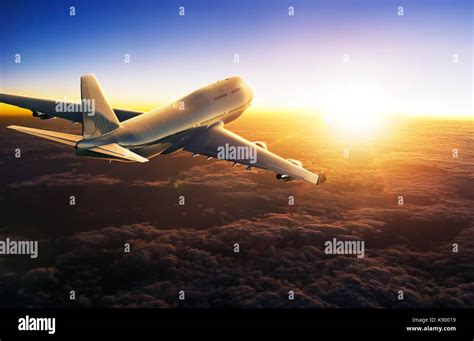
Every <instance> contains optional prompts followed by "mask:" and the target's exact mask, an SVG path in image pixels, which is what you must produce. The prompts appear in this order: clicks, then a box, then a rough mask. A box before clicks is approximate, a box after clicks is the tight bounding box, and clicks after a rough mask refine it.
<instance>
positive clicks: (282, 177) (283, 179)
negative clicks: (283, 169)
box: [254, 142, 303, 181]
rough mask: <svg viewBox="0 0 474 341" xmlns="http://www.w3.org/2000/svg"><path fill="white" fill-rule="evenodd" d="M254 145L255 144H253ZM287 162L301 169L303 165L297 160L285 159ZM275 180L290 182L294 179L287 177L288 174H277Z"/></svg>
mask: <svg viewBox="0 0 474 341" xmlns="http://www.w3.org/2000/svg"><path fill="white" fill-rule="evenodd" d="M254 143H255V142H254ZM287 160H288V161H290V162H291V163H292V164H294V165H296V166H298V167H300V168H303V163H302V162H301V161H298V160H294V159H287ZM276 178H277V179H278V180H281V181H292V180H294V178H292V177H291V176H289V175H288V174H277V175H276Z"/></svg>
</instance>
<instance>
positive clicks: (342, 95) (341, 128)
mask: <svg viewBox="0 0 474 341" xmlns="http://www.w3.org/2000/svg"><path fill="white" fill-rule="evenodd" d="M330 93H331V95H330V96H329V98H328V100H327V105H326V107H325V108H324V109H323V117H324V122H325V123H326V124H327V125H328V126H330V127H331V128H332V129H334V130H335V131H336V132H337V133H339V134H343V135H344V136H351V137H358V138H368V137H372V136H374V135H375V134H378V133H379V132H380V130H381V128H382V127H383V125H384V117H383V116H384V115H383V114H382V111H381V105H380V104H381V102H382V96H381V94H380V93H379V92H378V91H377V90H376V89H375V88H374V87H369V86H365V85H362V84H359V85H357V86H356V85H354V84H346V85H345V86H343V87H339V88H334V89H332V91H331V92H330Z"/></svg>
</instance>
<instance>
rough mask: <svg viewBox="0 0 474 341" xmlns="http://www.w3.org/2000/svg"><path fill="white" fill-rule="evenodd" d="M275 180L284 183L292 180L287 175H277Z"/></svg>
mask: <svg viewBox="0 0 474 341" xmlns="http://www.w3.org/2000/svg"><path fill="white" fill-rule="evenodd" d="M276 178H277V180H280V181H286V182H287V181H293V180H294V179H293V178H292V177H291V176H289V175H287V174H277V175H276Z"/></svg>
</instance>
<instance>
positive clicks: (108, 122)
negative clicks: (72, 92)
mask: <svg viewBox="0 0 474 341" xmlns="http://www.w3.org/2000/svg"><path fill="white" fill-rule="evenodd" d="M81 98H82V108H83V112H82V117H83V123H82V134H83V135H84V138H93V137H99V136H102V135H104V134H106V133H108V132H110V131H112V130H115V129H117V128H118V127H120V121H119V120H118V118H117V116H116V115H115V112H114V110H113V109H112V107H111V106H110V103H109V101H108V100H107V98H106V97H105V94H104V91H103V90H102V87H101V86H100V84H99V82H98V81H97V79H96V78H95V75H94V74H90V75H85V76H82V77H81Z"/></svg>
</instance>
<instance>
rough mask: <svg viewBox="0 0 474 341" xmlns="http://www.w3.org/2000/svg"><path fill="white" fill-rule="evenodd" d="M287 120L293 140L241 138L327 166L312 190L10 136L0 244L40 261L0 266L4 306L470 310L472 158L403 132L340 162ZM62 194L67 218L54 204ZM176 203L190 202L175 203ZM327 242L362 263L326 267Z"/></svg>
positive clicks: (189, 162)
mask: <svg viewBox="0 0 474 341" xmlns="http://www.w3.org/2000/svg"><path fill="white" fill-rule="evenodd" d="M265 123H268V122H265ZM246 124H247V126H246V127H247V128H248V127H250V125H249V123H246ZM293 124H295V123H294V122H288V125H285V131H286V130H289V131H291V132H292V133H291V134H287V133H285V132H280V131H278V130H277V129H274V130H273V129H272V130H273V131H272V134H265V133H264V131H262V130H263V129H265V126H264V125H263V123H261V122H252V125H254V126H252V129H243V132H242V134H243V135H244V136H245V137H247V138H250V139H251V140H264V141H267V142H268V143H269V146H270V148H271V149H272V151H274V152H276V153H278V154H281V155H283V156H285V157H293V158H296V159H300V160H302V161H303V162H304V164H305V166H306V167H308V168H310V169H313V170H317V169H320V168H319V167H324V168H322V169H323V170H325V171H326V173H327V175H328V181H327V183H325V184H323V185H322V186H314V185H311V184H307V183H304V182H288V183H284V182H278V181H276V180H275V178H274V175H273V174H269V173H266V172H263V171H259V170H252V171H245V169H244V168H243V167H232V166H231V165H230V164H229V163H226V162H223V161H222V162H220V161H215V160H212V161H206V160H205V159H204V158H192V157H190V155H189V154H186V153H177V154H173V155H170V156H163V157H160V158H157V159H154V160H152V161H151V162H149V163H147V164H145V165H133V164H114V163H112V164H110V165H109V164H107V163H105V162H102V161H97V160H88V159H79V158H76V159H74V161H73V162H72V161H71V158H70V157H69V156H65V155H64V157H62V155H63V152H65V151H66V150H64V151H63V149H56V147H55V146H56V145H54V144H51V143H49V142H44V145H41V148H39V147H38V146H37V145H36V146H35V147H28V146H30V144H31V142H33V141H37V140H36V139H34V138H31V139H30V138H24V139H23V140H17V139H16V138H15V139H13V138H12V136H11V135H10V134H13V133H11V132H9V133H8V134H6V137H7V138H6V139H5V141H4V142H3V146H2V147H3V148H2V150H1V151H0V155H1V156H2V158H1V160H0V162H2V166H3V167H4V168H3V169H4V170H5V171H6V173H7V175H6V176H5V178H4V181H5V186H3V187H2V189H0V200H1V202H0V204H3V205H2V206H3V207H4V208H5V211H6V214H5V216H4V219H3V223H2V226H1V227H0V236H1V237H2V238H4V237H5V236H21V237H23V238H32V237H34V238H37V239H40V240H41V242H40V253H39V258H38V259H37V260H28V262H25V261H24V260H23V259H19V258H12V257H5V259H2V260H1V262H0V298H1V299H2V305H3V306H39V307H41V306H82V307H90V306H101V307H165V308H167V307H176V306H189V307H281V308H287V307H472V305H473V304H474V294H473V292H474V284H473V283H474V268H473V266H472V259H473V258H474V224H473V221H474V220H473V212H472V206H473V200H474V199H473V196H472V186H473V182H472V180H473V178H472V174H471V173H472V172H471V170H472V167H471V165H472V162H469V160H470V161H472V158H473V155H472V154H469V153H471V152H470V151H469V149H468V148H466V147H467V146H466V145H461V146H460V147H459V148H461V149H462V151H463V154H461V155H463V157H462V158H460V159H458V160H453V159H452V158H450V152H451V147H449V148H447V147H446V145H447V144H449V143H446V141H444V142H442V143H441V142H437V141H436V139H434V140H433V137H432V136H431V135H430V134H429V133H426V136H425V137H424V138H425V139H427V141H430V143H428V144H423V143H421V142H423V141H424V138H422V137H420V136H419V135H420V134H421V133H420V134H415V135H413V134H408V135H407V136H405V137H404V138H403V139H400V140H396V141H391V143H385V142H380V143H378V144H375V145H368V146H367V145H350V144H349V147H350V150H351V154H350V155H351V157H350V158H349V159H342V157H341V153H340V152H341V149H342V147H344V146H346V145H348V144H346V143H345V142H346V141H343V142H344V143H343V142H340V143H339V142H332V143H328V141H329V140H327V137H325V136H324V134H317V136H314V137H308V136H310V135H309V134H310V133H309V132H308V130H305V129H309V128H307V127H301V126H298V127H295V126H293ZM243 126H244V127H245V124H243ZM280 129H281V128H280ZM53 130H54V129H53ZM58 130H60V129H58ZM252 130H255V132H254V133H250V131H252ZM441 131H443V129H441ZM256 132H258V133H256ZM245 134H247V135H245ZM288 136H294V137H293V138H286V139H284V138H283V137H288ZM451 138H452V139H453V141H452V144H453V145H456V144H459V143H458V140H457V139H456V137H451ZM395 142H396V143H395ZM470 143H472V139H471V140H470ZM14 145H21V146H25V148H31V150H29V149H25V151H28V152H27V153H25V154H24V156H25V157H24V158H22V159H21V161H20V162H21V163H20V164H21V165H22V167H19V165H18V163H16V164H15V163H14V162H17V161H19V160H13V161H12V159H11V155H10V151H11V150H12V148H13V146H14ZM423 146H425V147H423ZM22 148H23V147H22ZM42 148H46V150H47V151H45V150H43V149H42ZM58 150H59V151H60V154H57V157H48V155H52V154H54V153H55V152H56V151H58ZM309 151H311V152H309ZM31 155H35V156H34V158H30V156H31ZM466 157H467V158H470V159H468V160H466ZM320 165H321V166H320ZM470 167H471V168H470ZM52 170H54V171H52ZM71 193H74V194H77V198H78V205H77V206H76V207H74V208H71V207H69V206H68V204H67V200H65V199H64V198H68V197H69V195H70V194H71ZM181 195H183V196H184V197H185V198H186V205H185V206H179V205H178V197H179V196H181ZM399 195H402V196H403V197H404V202H405V203H404V205H403V206H399V205H397V199H398V196H399ZM289 196H293V197H294V202H295V204H294V205H289V202H288V197H289ZM25 212H28V214H26V213H25ZM332 238H337V239H340V240H363V241H364V242H365V246H366V257H365V258H362V259H359V258H357V257H355V256H343V255H326V254H325V253H324V243H325V241H328V240H331V239H332ZM125 243H129V244H130V246H131V252H130V253H126V252H124V244H125ZM235 243H238V244H239V247H240V252H239V253H234V244H235ZM453 243H457V244H458V246H459V252H457V253H454V252H452V248H453ZM71 290H74V291H75V293H76V300H75V301H73V302H71V301H70V300H69V295H70V291H71ZM180 290H184V291H185V295H186V300H185V302H184V303H183V302H180V301H179V300H178V292H179V291H180ZM290 290H291V291H293V292H294V293H295V300H294V301H289V300H288V292H289V291H290ZM399 290H403V292H404V300H403V301H399V300H398V299H397V292H398V291H399Z"/></svg>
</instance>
